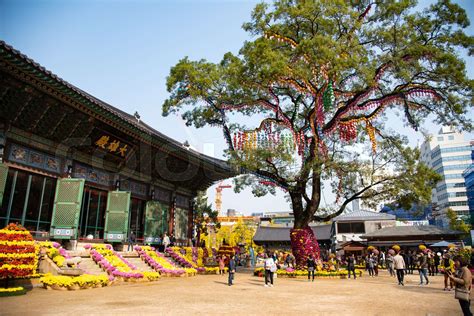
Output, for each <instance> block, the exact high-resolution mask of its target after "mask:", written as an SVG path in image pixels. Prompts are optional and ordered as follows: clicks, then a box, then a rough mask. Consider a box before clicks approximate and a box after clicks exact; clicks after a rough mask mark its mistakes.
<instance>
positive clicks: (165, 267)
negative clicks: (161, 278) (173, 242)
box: [134, 246, 186, 276]
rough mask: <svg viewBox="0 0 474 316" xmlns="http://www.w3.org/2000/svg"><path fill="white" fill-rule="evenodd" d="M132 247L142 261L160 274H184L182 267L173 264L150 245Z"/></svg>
mask: <svg viewBox="0 0 474 316" xmlns="http://www.w3.org/2000/svg"><path fill="white" fill-rule="evenodd" d="M134 249H135V251H137V252H138V254H139V255H140V258H141V259H142V260H143V261H145V262H146V263H147V264H148V265H149V266H150V267H152V268H153V269H155V270H156V271H158V272H160V273H161V274H164V275H166V276H182V275H186V271H185V270H184V269H181V268H178V267H176V266H174V265H173V264H172V263H171V262H170V261H168V259H167V258H166V257H165V256H163V255H162V254H161V253H159V252H156V251H155V248H153V247H150V246H135V247H134Z"/></svg>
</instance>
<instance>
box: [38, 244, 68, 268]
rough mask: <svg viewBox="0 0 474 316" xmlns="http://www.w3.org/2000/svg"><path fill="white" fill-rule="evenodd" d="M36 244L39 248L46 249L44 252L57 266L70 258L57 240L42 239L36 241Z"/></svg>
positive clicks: (60, 265)
mask: <svg viewBox="0 0 474 316" xmlns="http://www.w3.org/2000/svg"><path fill="white" fill-rule="evenodd" d="M38 244H39V247H40V248H45V249H46V254H47V255H48V257H49V258H50V259H51V260H53V262H54V263H56V265H57V266H58V267H62V266H63V265H64V261H66V259H69V258H71V256H70V255H69V254H68V253H67V251H66V250H65V249H64V248H63V247H61V245H60V244H59V243H57V242H51V241H42V242H38Z"/></svg>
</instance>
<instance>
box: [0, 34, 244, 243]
mask: <svg viewBox="0 0 474 316" xmlns="http://www.w3.org/2000/svg"><path fill="white" fill-rule="evenodd" d="M0 158H1V163H0V205H1V209H0V227H3V226H5V225H6V224H8V223H10V222H17V223H21V224H22V225H23V226H25V227H26V228H27V229H29V230H31V231H34V232H36V235H37V236H49V237H50V238H52V239H63V240H67V239H81V238H84V237H86V236H89V238H91V236H92V237H93V238H94V239H97V240H101V241H102V240H104V241H106V242H122V241H125V240H126V238H127V235H128V234H129V233H130V231H134V232H135V234H136V235H137V237H138V238H139V239H140V238H144V239H145V241H148V242H150V243H152V242H154V241H156V238H157V237H158V236H160V235H162V234H163V233H164V232H166V233H168V234H169V235H171V234H172V235H174V237H175V238H176V241H177V242H178V243H185V242H187V241H188V240H189V239H190V238H191V235H192V227H193V205H192V199H193V198H194V197H195V196H196V193H197V191H199V190H205V189H207V188H208V187H209V186H211V185H212V184H213V183H214V182H215V181H218V180H221V179H224V178H229V177H232V176H234V175H236V173H235V171H234V170H233V169H232V168H231V167H230V166H229V165H228V164H227V163H226V162H225V161H222V160H218V159H215V158H212V157H208V156H205V155H202V154H200V153H198V152H196V151H194V150H191V149H189V148H187V147H186V146H184V145H183V144H181V143H179V142H177V141H175V140H173V139H171V138H169V137H167V136H165V135H163V134H162V133H160V132H158V131H156V130H155V129H153V128H151V127H150V126H148V125H147V124H145V123H144V122H143V121H141V120H140V119H139V117H135V116H133V115H129V114H127V113H125V112H123V111H121V110H119V109H117V108H115V107H113V106H111V105H109V104H107V103H105V102H103V101H101V100H99V99H97V98H95V97H93V96H91V95H90V94H88V93H86V92H84V91H82V90H81V89H79V88H77V87H75V86H73V85H71V84H69V83H68V82H66V81H64V80H62V79H61V78H58V77H57V76H56V75H54V74H53V73H51V72H50V71H48V70H46V69H45V68H43V67H42V66H40V65H39V64H37V63H36V62H34V61H33V60H31V59H29V58H28V57H27V56H25V55H23V54H21V53H20V52H18V51H17V50H15V49H13V48H12V47H10V46H9V45H7V44H6V43H5V42H2V41H0Z"/></svg>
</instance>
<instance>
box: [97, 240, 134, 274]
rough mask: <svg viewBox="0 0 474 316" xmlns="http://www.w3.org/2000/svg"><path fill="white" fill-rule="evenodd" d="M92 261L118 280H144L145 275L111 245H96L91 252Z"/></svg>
mask: <svg viewBox="0 0 474 316" xmlns="http://www.w3.org/2000/svg"><path fill="white" fill-rule="evenodd" d="M90 255H91V257H92V260H94V261H95V262H97V263H98V264H99V265H100V266H101V267H102V269H104V270H105V271H106V272H107V273H108V274H110V275H112V276H113V277H114V278H116V279H118V280H124V281H135V280H138V279H143V273H141V272H139V271H138V270H137V268H136V267H135V266H134V265H133V264H131V263H130V262H128V261H127V260H125V258H123V257H122V256H120V255H119V254H117V253H116V252H115V251H113V250H112V247H111V246H110V245H94V246H93V247H92V249H91V251H90Z"/></svg>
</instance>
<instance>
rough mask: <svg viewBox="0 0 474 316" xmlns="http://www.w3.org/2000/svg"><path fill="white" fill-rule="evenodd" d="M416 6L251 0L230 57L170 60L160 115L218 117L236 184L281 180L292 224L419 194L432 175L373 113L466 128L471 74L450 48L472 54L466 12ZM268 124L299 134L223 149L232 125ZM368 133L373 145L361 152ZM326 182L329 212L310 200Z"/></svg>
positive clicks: (214, 122) (198, 120) (264, 188)
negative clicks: (254, 0)
mask: <svg viewBox="0 0 474 316" xmlns="http://www.w3.org/2000/svg"><path fill="white" fill-rule="evenodd" d="M416 4H417V2H416V1H415V0H401V1H400V0H381V1H376V2H370V1H367V0H361V1H345V0H315V1H302V0H301V1H298V0H277V1H275V2H274V3H273V5H269V4H266V3H261V4H258V5H257V6H256V7H255V9H254V11H253V12H252V17H251V21H250V22H248V23H245V24H244V25H243V28H244V29H245V30H246V31H248V32H249V33H250V34H252V35H253V40H251V41H248V42H245V43H244V44H243V46H242V48H241V50H240V51H239V54H238V55H234V54H232V53H227V54H225V55H224V57H223V59H222V61H221V62H220V63H216V64H214V63H211V62H208V61H206V60H199V61H191V60H189V59H188V58H183V59H182V60H180V61H179V62H178V63H177V64H176V65H175V66H174V67H173V68H172V69H171V72H170V75H169V76H168V78H167V89H168V91H169V92H170V97H169V98H168V99H167V100H166V101H165V103H164V104H163V115H168V114H170V113H175V112H181V113H182V117H183V118H184V120H185V121H186V124H188V125H194V126H195V127H198V128H199V127H203V126H205V125H211V126H218V127H221V128H222V129H223V132H224V136H225V138H226V140H227V142H228V144H229V150H228V152H227V155H228V158H229V161H230V162H231V163H232V164H235V165H236V166H237V167H240V168H241V170H242V171H243V173H246V174H247V175H246V176H242V177H241V178H239V179H238V180H237V181H236V185H235V188H236V190H237V191H238V190H240V189H241V188H243V187H244V186H249V185H250V186H252V191H253V193H254V194H255V195H257V196H261V195H264V194H267V193H274V192H275V188H274V187H273V186H269V185H266V184H265V183H264V184H262V183H261V182H260V181H259V180H256V178H255V175H256V176H258V179H262V178H263V179H266V180H270V181H271V182H272V183H274V184H276V185H277V186H279V187H281V188H284V189H285V190H286V191H287V192H288V194H289V197H290V199H291V202H292V206H293V211H294V214H295V225H296V226H301V227H302V226H305V225H306V224H307V223H308V222H309V221H310V220H311V219H313V218H315V219H317V220H322V221H325V220H328V219H329V218H330V216H334V215H336V214H338V213H340V212H342V211H343V210H344V208H345V206H346V205H347V204H348V203H349V202H350V201H352V200H354V199H358V198H360V199H364V200H365V201H366V203H368V204H371V205H375V204H376V203H378V202H379V201H380V200H383V199H389V200H394V201H396V202H397V203H398V204H400V205H402V206H408V205H409V204H410V203H413V202H418V203H425V202H427V201H429V198H430V189H431V188H432V186H433V185H434V184H435V183H436V181H437V180H438V179H439V178H437V176H436V175H435V174H434V173H433V172H432V171H431V170H429V168H428V167H427V166H425V165H423V164H422V163H420V162H419V152H418V151H417V150H413V149H409V148H406V144H407V142H406V141H405V140H404V139H402V138H401V137H400V136H399V135H397V134H395V133H393V132H389V131H388V129H387V128H386V126H385V123H386V122H385V121H384V114H383V113H384V112H386V111H391V110H393V109H395V108H398V109H400V110H401V111H402V113H403V115H402V119H403V123H404V124H405V125H406V126H410V127H413V128H415V129H418V128H419V126H420V125H421V124H422V123H423V122H424V120H425V119H427V118H429V119H430V120H433V119H434V121H435V122H436V123H440V124H444V125H450V126H455V127H458V128H464V129H465V130H471V127H472V122H471V120H470V119H469V116H468V114H469V109H470V108H471V107H472V104H473V101H474V95H473V88H474V80H471V79H469V78H468V77H467V75H466V67H465V63H464V61H463V60H462V59H461V58H460V51H462V50H463V49H464V50H465V51H467V52H468V53H469V54H472V53H473V52H474V37H472V36H468V35H466V34H465V33H464V29H465V28H466V27H467V26H468V25H469V20H468V18H467V15H466V12H465V11H464V10H463V9H462V8H461V7H460V6H459V5H457V4H454V3H452V2H451V1H449V0H441V1H438V3H436V4H434V5H431V6H430V7H428V8H426V9H424V10H423V11H417V10H416ZM236 113H237V115H235V114H236ZM242 116H244V117H248V119H246V118H244V119H242ZM232 119H233V120H235V119H237V120H238V122H233V121H232ZM255 121H258V123H255ZM239 122H240V124H239ZM242 122H245V124H247V125H253V127H251V128H250V127H247V126H245V125H243V124H242ZM270 124H272V126H273V130H274V131H276V132H281V133H283V132H286V133H289V134H291V135H292V137H293V141H294V142H295V143H296V140H300V139H301V137H302V139H303V143H304V144H305V146H304V148H303V150H300V151H299V152H297V151H296V150H295V148H292V147H291V146H287V145H285V144H282V143H278V144H275V145H274V146H268V147H261V146H260V147H259V146H247V147H246V148H235V147H234V145H235V144H233V143H232V133H234V132H244V131H248V130H251V131H253V130H254V129H255V128H259V130H260V131H261V130H264V129H268V126H269V125H270ZM295 135H300V136H299V137H300V138H299V139H298V138H297V137H296V136H295ZM367 136H369V137H367ZM369 139H370V141H371V143H372V146H374V147H373V150H361V148H362V145H366V144H367V143H368V140H369ZM375 145H377V148H375ZM338 179H339V180H338ZM325 180H326V181H331V182H332V183H333V189H334V191H335V192H336V195H337V196H338V197H339V198H340V199H338V201H336V204H335V205H336V207H334V209H333V210H329V209H325V210H322V209H321V208H320V204H321V200H322V197H321V190H322V185H323V181H325ZM331 211H332V212H333V213H331ZM314 214H317V216H316V217H313V215H314Z"/></svg>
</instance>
